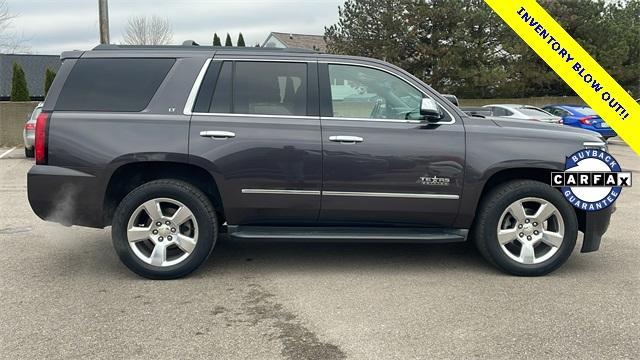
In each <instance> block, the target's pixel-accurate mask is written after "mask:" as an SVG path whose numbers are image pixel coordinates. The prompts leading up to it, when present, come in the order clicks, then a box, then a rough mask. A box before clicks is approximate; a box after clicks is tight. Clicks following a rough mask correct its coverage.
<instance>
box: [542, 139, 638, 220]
mask: <svg viewBox="0 0 640 360" xmlns="http://www.w3.org/2000/svg"><path fill="white" fill-rule="evenodd" d="M551 185H552V186H554V187H559V188H561V190H562V194H563V195H564V197H565V198H566V199H567V201H569V202H570V203H571V204H572V205H573V206H575V207H577V208H578V209H582V210H586V211H598V210H602V209H605V208H607V207H609V206H611V204H613V203H614V202H615V201H616V199H617V198H618V196H620V192H621V191H622V188H623V187H628V186H631V173H630V172H623V171H622V169H621V168H620V164H618V162H617V161H616V159H615V158H614V157H613V156H611V154H609V153H607V152H606V151H602V150H596V149H584V150H580V151H578V152H576V153H574V154H573V155H571V156H569V157H567V160H566V161H565V171H564V172H552V173H551Z"/></svg>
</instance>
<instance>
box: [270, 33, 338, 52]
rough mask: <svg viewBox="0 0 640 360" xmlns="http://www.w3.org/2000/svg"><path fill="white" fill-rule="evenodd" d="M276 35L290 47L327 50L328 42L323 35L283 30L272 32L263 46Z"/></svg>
mask: <svg viewBox="0 0 640 360" xmlns="http://www.w3.org/2000/svg"><path fill="white" fill-rule="evenodd" d="M272 36H273V37H275V38H276V39H278V41H280V42H281V43H282V44H284V45H285V46H286V47H288V48H302V49H311V50H318V51H321V52H325V51H326V50H327V42H326V41H325V40H324V36H322V35H308V34H292V33H282V32H271V33H270V34H269V36H267V40H265V42H264V44H262V46H265V45H266V43H267V41H269V38H270V37H272Z"/></svg>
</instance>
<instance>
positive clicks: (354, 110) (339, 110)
mask: <svg viewBox="0 0 640 360" xmlns="http://www.w3.org/2000/svg"><path fill="white" fill-rule="evenodd" d="M329 81H330V84H331V102H332V105H333V116H334V117H340V118H370V119H414V118H419V117H420V101H421V100H422V93H421V92H420V91H418V90H417V89H416V88H414V87H413V86H411V85H409V84H408V83H406V82H405V81H404V80H401V79H399V78H397V77H396V76H393V75H391V74H389V73H387V72H384V71H381V70H376V69H371V68H367V67H361V66H352V65H329Z"/></svg>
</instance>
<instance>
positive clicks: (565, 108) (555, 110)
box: [543, 105, 617, 140]
mask: <svg viewBox="0 0 640 360" xmlns="http://www.w3.org/2000/svg"><path fill="white" fill-rule="evenodd" d="M543 109H544V110H546V111H548V112H550V113H552V114H554V115H557V116H560V117H562V120H563V122H564V124H565V125H568V126H573V127H577V128H580V129H585V130H590V131H595V132H597V133H598V134H600V136H602V137H603V138H604V139H605V140H607V139H609V138H611V137H614V136H617V134H616V132H615V131H613V129H611V127H610V126H609V124H607V123H606V122H604V120H602V118H601V117H600V115H598V114H597V113H596V112H595V111H593V109H591V108H590V107H588V106H584V105H547V106H545V107H543Z"/></svg>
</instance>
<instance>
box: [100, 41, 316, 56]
mask: <svg viewBox="0 0 640 360" xmlns="http://www.w3.org/2000/svg"><path fill="white" fill-rule="evenodd" d="M163 49H166V50H209V51H211V50H224V51H272V52H290V53H308V54H317V53H320V52H319V51H316V50H311V49H303V48H272V47H253V46H246V47H243V46H200V45H198V44H197V43H196V42H194V41H190V40H189V41H185V42H184V43H183V44H182V45H116V44H100V45H98V46H96V47H94V48H93V50H163Z"/></svg>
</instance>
